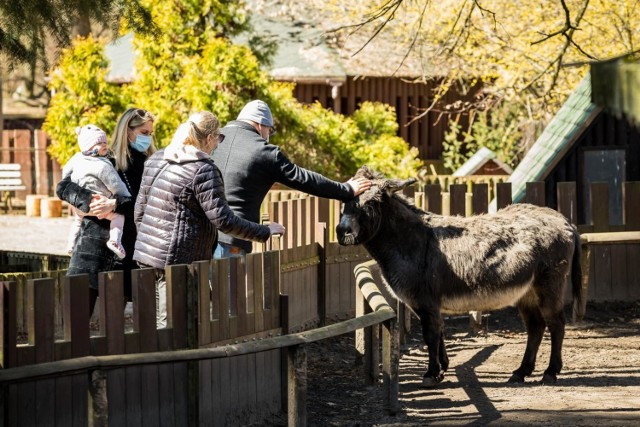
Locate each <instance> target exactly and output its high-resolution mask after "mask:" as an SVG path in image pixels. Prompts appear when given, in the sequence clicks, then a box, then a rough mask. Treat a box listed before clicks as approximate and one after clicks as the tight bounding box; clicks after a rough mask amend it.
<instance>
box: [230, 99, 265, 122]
mask: <svg viewBox="0 0 640 427" xmlns="http://www.w3.org/2000/svg"><path fill="white" fill-rule="evenodd" d="M238 120H251V121H252V122H256V123H259V124H261V125H264V126H271V127H273V116H272V115H271V110H270V109H269V106H268V105H267V104H266V102H264V101H260V100H259V99H256V100H253V101H251V102H249V103H247V105H245V106H244V108H243V109H242V111H240V114H238Z"/></svg>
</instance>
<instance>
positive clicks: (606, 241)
mask: <svg viewBox="0 0 640 427" xmlns="http://www.w3.org/2000/svg"><path fill="white" fill-rule="evenodd" d="M580 243H581V245H582V255H581V260H580V262H581V265H582V286H581V288H580V301H581V305H580V306H578V307H576V311H574V313H573V321H574V322H575V321H580V320H582V319H583V318H584V314H585V312H586V309H587V294H588V291H589V266H590V265H591V257H592V251H593V249H592V248H591V246H592V245H611V244H632V243H635V244H637V243H640V231H618V232H611V233H583V234H581V235H580ZM637 261H638V260H636V262H637Z"/></svg>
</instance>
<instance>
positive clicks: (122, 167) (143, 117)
mask: <svg viewBox="0 0 640 427" xmlns="http://www.w3.org/2000/svg"><path fill="white" fill-rule="evenodd" d="M155 119H156V118H155V117H154V116H153V114H151V113H150V112H148V111H146V110H143V109H141V108H129V109H128V110H127V111H125V112H124V113H122V115H121V116H120V119H119V120H118V124H117V125H116V130H115V132H114V133H113V138H112V140H111V151H112V152H113V156H114V158H115V160H116V169H117V170H119V171H126V170H127V168H128V167H129V160H130V159H131V151H130V148H129V137H128V134H127V131H128V130H129V129H131V130H133V129H135V128H137V127H139V126H142V125H144V124H145V123H147V122H154V121H155ZM155 151H156V146H155V143H154V141H153V138H152V139H151V145H150V146H149V148H148V149H147V151H145V154H146V155H147V156H150V155H151V154H153V153H155Z"/></svg>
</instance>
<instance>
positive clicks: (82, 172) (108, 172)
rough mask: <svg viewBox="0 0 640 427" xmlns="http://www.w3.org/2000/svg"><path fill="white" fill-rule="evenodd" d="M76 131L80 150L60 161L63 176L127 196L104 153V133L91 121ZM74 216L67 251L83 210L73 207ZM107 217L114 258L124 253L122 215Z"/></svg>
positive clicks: (105, 193) (93, 188) (95, 189)
mask: <svg viewBox="0 0 640 427" xmlns="http://www.w3.org/2000/svg"><path fill="white" fill-rule="evenodd" d="M76 134H77V135H78V145H79V146H80V152H79V153H76V154H74V156H73V157H72V158H71V159H70V160H69V161H68V162H67V164H66V165H64V168H63V169H62V175H63V177H66V176H67V175H69V174H71V181H73V182H74V183H76V184H78V185H80V186H82V187H85V188H87V189H88V190H91V191H92V192H94V193H97V194H101V195H103V196H105V197H108V198H112V197H114V196H115V195H118V196H124V197H131V192H130V191H129V190H128V189H127V186H126V185H125V183H124V182H123V181H122V180H121V179H120V176H119V175H118V172H117V171H116V169H115V168H114V167H113V164H112V163H111V162H110V161H109V159H108V158H107V157H106V156H107V152H108V149H107V134H106V133H105V132H104V131H103V130H102V129H100V128H99V127H97V126H95V125H85V126H82V127H77V128H76ZM74 213H75V218H74V222H73V225H72V227H71V230H70V231H69V238H68V241H67V252H68V253H69V254H71V253H72V252H73V250H74V248H75V243H76V239H77V237H78V233H79V232H80V225H81V224H82V218H83V217H84V215H85V213H83V212H80V211H79V210H78V209H74ZM105 219H108V220H109V221H111V224H110V227H109V241H107V247H108V248H109V249H110V250H111V251H113V253H115V254H116V255H117V256H118V258H120V259H122V258H124V257H125V256H126V253H125V250H124V248H123V247H122V243H121V239H122V229H123V227H124V216H123V215H121V214H117V213H115V212H112V213H110V214H109V215H108V216H106V217H105Z"/></svg>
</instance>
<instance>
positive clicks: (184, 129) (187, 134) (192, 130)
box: [171, 111, 220, 150]
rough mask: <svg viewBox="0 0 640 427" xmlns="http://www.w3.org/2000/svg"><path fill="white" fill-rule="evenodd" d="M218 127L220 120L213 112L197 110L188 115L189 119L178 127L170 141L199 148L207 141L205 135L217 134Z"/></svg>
mask: <svg viewBox="0 0 640 427" xmlns="http://www.w3.org/2000/svg"><path fill="white" fill-rule="evenodd" d="M218 129H220V121H219V120H218V118H217V117H216V116H215V115H214V114H213V113H211V112H210V111H199V112H197V113H193V114H192V115H190V116H189V119H187V121H186V122H184V123H182V124H181V125H180V126H179V127H178V130H176V133H175V135H174V136H173V139H172V141H171V143H174V142H176V143H182V144H184V145H193V146H194V147H196V148H198V149H200V150H201V149H202V148H203V147H204V146H205V145H206V143H207V137H208V136H209V135H217V133H218Z"/></svg>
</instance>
